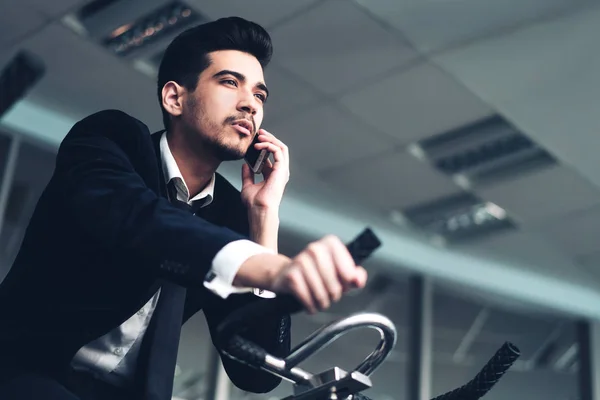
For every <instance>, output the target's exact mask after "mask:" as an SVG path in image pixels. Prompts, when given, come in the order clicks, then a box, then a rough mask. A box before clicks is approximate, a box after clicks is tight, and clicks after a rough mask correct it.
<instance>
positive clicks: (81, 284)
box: [0, 110, 290, 400]
mask: <svg viewBox="0 0 600 400" xmlns="http://www.w3.org/2000/svg"><path fill="white" fill-rule="evenodd" d="M157 151H158V137H157V135H154V143H153V139H152V136H151V135H150V133H149V132H148V129H147V127H146V126H145V125H144V124H142V123H141V122H139V121H138V120H136V119H134V118H132V117H130V116H128V115H127V114H125V113H122V112H120V111H116V110H107V111H102V112H99V113H96V114H93V115H91V116H89V117H87V118H85V119H83V120H82V121H80V122H78V123H77V124H76V125H75V126H74V127H73V128H72V129H71V131H70V132H69V133H68V134H67V136H66V137H65V139H64V140H63V142H62V143H61V146H60V148H59V151H58V155H57V159H56V167H55V171H54V174H53V176H52V178H51V180H50V182H49V184H48V186H47V187H46V189H45V191H44V192H43V194H42V196H41V197H40V199H39V201H38V204H37V207H36V209H35V211H34V213H33V216H32V218H31V221H30V223H29V226H28V228H27V232H26V234H25V237H24V239H23V243H22V245H21V249H20V251H19V254H18V256H17V258H16V260H15V263H14V264H13V266H12V268H11V270H10V272H9V273H8V275H7V276H6V278H5V280H4V281H3V282H2V284H0V374H1V375H4V376H5V377H6V376H12V375H14V374H16V373H19V372H21V371H36V372H40V373H43V374H46V375H49V376H52V377H55V378H56V379H59V380H61V379H64V377H65V374H66V373H67V371H68V369H69V364H70V362H71V360H72V358H73V356H74V355H75V353H76V352H77V351H78V350H79V349H80V348H81V347H82V346H84V345H85V344H87V343H88V342H90V341H91V340H93V339H95V338H98V337H100V336H102V335H104V334H106V333H107V332H109V331H110V330H112V329H114V328H115V327H117V326H119V325H120V324H122V323H123V322H124V321H126V320H127V319H128V318H129V317H131V315H133V314H134V313H135V312H136V311H137V310H139V309H140V308H141V307H142V306H143V305H144V304H145V303H146V302H147V301H148V300H149V299H150V298H151V296H152V295H154V293H156V290H158V288H159V287H160V284H161V282H162V281H163V280H167V281H170V282H175V283H177V284H179V285H182V286H185V287H186V288H188V289H187V294H186V300H185V310H184V315H183V320H182V323H184V322H185V321H187V319H189V318H190V317H191V316H192V315H194V314H195V313H196V312H198V311H199V310H201V309H203V310H204V313H205V315H206V318H207V322H208V325H209V328H210V331H211V334H212V333H213V332H214V329H215V327H216V326H217V325H218V323H219V322H220V321H221V320H222V319H223V318H224V317H225V316H227V315H228V314H229V313H230V312H231V311H232V310H234V309H236V308H238V307H240V306H241V305H244V304H247V302H249V301H268V300H264V299H260V298H257V297H256V296H254V295H251V294H246V295H232V296H230V298H229V299H227V300H223V299H221V298H220V297H218V296H216V295H214V294H212V293H210V292H209V291H207V290H205V289H204V288H203V286H202V283H203V280H204V277H205V275H206V273H207V272H208V270H209V269H210V266H211V262H212V259H213V258H214V256H215V255H216V253H217V252H218V251H219V250H221V248H223V247H224V246H225V245H226V244H228V243H230V242H232V241H235V240H239V239H244V238H247V236H248V222H247V214H246V210H245V207H244V206H243V204H242V202H241V198H240V194H239V192H238V191H237V190H236V189H235V188H234V187H233V186H231V185H230V184H229V183H228V182H227V181H226V180H225V179H224V178H223V177H222V176H220V175H217V178H216V182H215V200H214V201H213V203H212V204H211V205H209V206H208V207H206V208H205V209H203V211H202V217H201V218H199V217H195V216H192V215H191V214H189V213H188V212H186V211H182V210H180V209H177V208H175V207H174V206H172V205H171V204H170V203H169V202H168V200H167V199H166V193H165V186H164V178H163V175H162V170H161V164H160V155H159V154H158V153H157ZM247 336H249V337H250V338H251V339H252V340H254V341H256V342H258V343H259V344H261V345H262V346H263V347H265V348H266V349H267V350H268V351H269V352H271V353H272V354H275V355H278V356H284V355H285V354H287V353H288V352H289V347H290V337H289V317H284V318H283V319H281V318H276V319H272V320H269V321H266V322H265V323H264V324H262V325H261V326H260V327H255V328H253V329H251V331H250V332H248V334H247ZM214 339H215V338H214V336H213V342H214ZM169 340H178V335H177V337H176V338H175V339H169ZM171 347H172V348H173V346H171ZM175 348H176V346H175ZM172 358H173V359H174V357H172ZM144 359H145V358H144V357H143V355H142V357H140V360H144ZM223 362H224V366H225V369H226V371H227V373H228V375H229V377H230V378H231V380H232V381H233V383H234V384H235V385H236V386H238V387H240V388H241V389H244V390H248V391H252V392H267V391H270V390H272V389H273V388H275V387H276V386H277V385H278V384H279V382H280V379H278V378H275V377H273V376H271V375H268V374H266V373H264V372H261V371H257V370H254V369H251V368H249V367H247V366H244V365H242V364H239V363H236V362H234V361H231V360H229V359H228V358H226V357H223ZM138 368H142V370H146V369H149V368H150V369H151V368H152V366H151V365H150V366H148V365H141V366H140V365H138ZM173 369H174V365H173V366H170V365H169V366H167V368H166V369H163V370H166V371H167V372H166V373H169V374H171V375H172V374H173ZM170 390H171V387H165V388H160V389H159V390H154V391H153V393H154V394H153V395H152V396H150V395H148V396H147V399H149V398H150V397H152V400H154V399H156V400H163V399H164V400H166V399H169V398H170V395H171V393H170Z"/></svg>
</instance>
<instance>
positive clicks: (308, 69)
mask: <svg viewBox="0 0 600 400" xmlns="http://www.w3.org/2000/svg"><path fill="white" fill-rule="evenodd" d="M272 36H273V40H274V44H275V49H276V53H275V56H274V57H275V58H276V59H277V60H278V61H279V62H280V63H281V64H282V65H283V66H285V67H286V68H287V69H289V70H290V71H292V72H294V73H296V74H297V75H298V76H301V77H302V78H304V80H306V81H307V82H309V83H311V84H312V85H313V86H315V87H316V88H318V89H319V90H321V91H322V92H324V93H327V94H334V93H338V92H340V91H342V90H345V89H348V88H350V87H352V86H353V85H356V83H360V82H362V81H365V80H366V79H370V78H372V77H373V76H376V75H379V74H381V73H385V72H386V71H389V70H391V69H393V68H395V67H398V66H401V65H404V64H405V63H407V62H408V61H410V60H412V59H414V58H415V57H416V53H415V52H414V51H413V49H412V48H410V47H408V46H407V45H406V43H404V42H403V41H402V40H401V39H399V38H398V36H397V35H394V34H393V33H392V32H389V31H388V30H386V29H385V28H383V27H382V26H380V25H379V24H378V23H377V22H376V21H374V20H373V19H372V18H370V17H369V16H367V15H366V14H364V13H363V12H362V11H361V10H360V9H359V8H358V7H357V6H356V5H355V4H353V3H352V2H349V1H344V0H329V1H327V2H324V3H322V4H320V5H319V6H318V7H315V8H312V9H311V10H310V11H309V12H307V13H305V14H302V15H301V16H299V17H298V18H296V19H294V20H292V21H290V22H287V23H286V24H284V25H282V26H279V27H277V28H276V29H275V30H274V31H273V32H272Z"/></svg>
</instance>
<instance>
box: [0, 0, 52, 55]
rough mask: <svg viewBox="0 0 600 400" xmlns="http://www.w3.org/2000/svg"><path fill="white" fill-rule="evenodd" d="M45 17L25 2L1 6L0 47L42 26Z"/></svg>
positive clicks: (20, 38)
mask: <svg viewBox="0 0 600 400" xmlns="http://www.w3.org/2000/svg"><path fill="white" fill-rule="evenodd" d="M44 23H45V18H44V16H43V15H42V13H40V12H38V11H35V10H32V9H31V8H30V7H28V6H27V5H26V4H23V3H16V2H15V3H12V4H11V5H10V6H7V5H4V6H2V13H0V48H6V47H8V46H9V45H11V44H13V43H14V42H16V41H18V40H22V39H23V38H24V36H25V35H27V34H28V33H30V32H34V31H35V30H36V29H38V28H40V27H42V26H43V25H44Z"/></svg>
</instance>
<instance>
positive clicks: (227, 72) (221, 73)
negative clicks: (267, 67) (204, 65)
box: [213, 69, 269, 97]
mask: <svg viewBox="0 0 600 400" xmlns="http://www.w3.org/2000/svg"><path fill="white" fill-rule="evenodd" d="M225 75H231V76H235V77H236V78H237V79H238V80H239V81H241V82H246V76H245V75H244V74H240V73H239V72H236V71H231V70H229V69H224V70H221V71H219V72H217V73H216V74H214V75H213V78H219V77H221V76H225ZM255 87H256V88H258V89H260V90H262V91H264V92H265V93H266V94H267V97H269V89H267V85H265V84H264V83H263V82H258V83H257V84H256V85H255Z"/></svg>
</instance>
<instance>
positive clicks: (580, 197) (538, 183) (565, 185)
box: [475, 165, 600, 224]
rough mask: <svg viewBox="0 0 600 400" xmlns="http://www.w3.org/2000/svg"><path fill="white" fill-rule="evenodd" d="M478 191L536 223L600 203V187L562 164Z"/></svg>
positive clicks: (485, 197)
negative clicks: (599, 188)
mask: <svg viewBox="0 0 600 400" xmlns="http://www.w3.org/2000/svg"><path fill="white" fill-rule="evenodd" d="M475 192H476V193H477V194H478V195H479V196H480V197H481V198H483V199H486V200H489V201H491V202H493V203H495V204H497V205H499V206H500V207H502V208H504V209H506V210H507V211H509V213H510V214H511V216H513V217H515V218H516V219H518V220H520V221H521V222H524V223H525V224H528V223H531V224H535V223H538V222H542V221H544V220H548V219H551V218H557V217H559V216H561V215H564V214H567V213H571V212H574V211H576V210H581V209H585V208H590V207H592V206H594V205H597V204H600V191H599V190H598V188H597V187H595V186H594V185H592V184H591V183H590V182H588V181H587V180H586V179H584V178H582V177H581V176H580V175H578V174H577V173H576V172H574V171H573V170H571V169H570V168H568V167H566V166H562V165H554V166H552V167H550V168H546V169H543V170H541V171H537V172H535V173H531V174H526V175H523V176H520V177H517V178H516V179H512V180H510V181H503V182H501V183H497V184H494V185H492V186H489V187H484V188H475Z"/></svg>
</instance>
